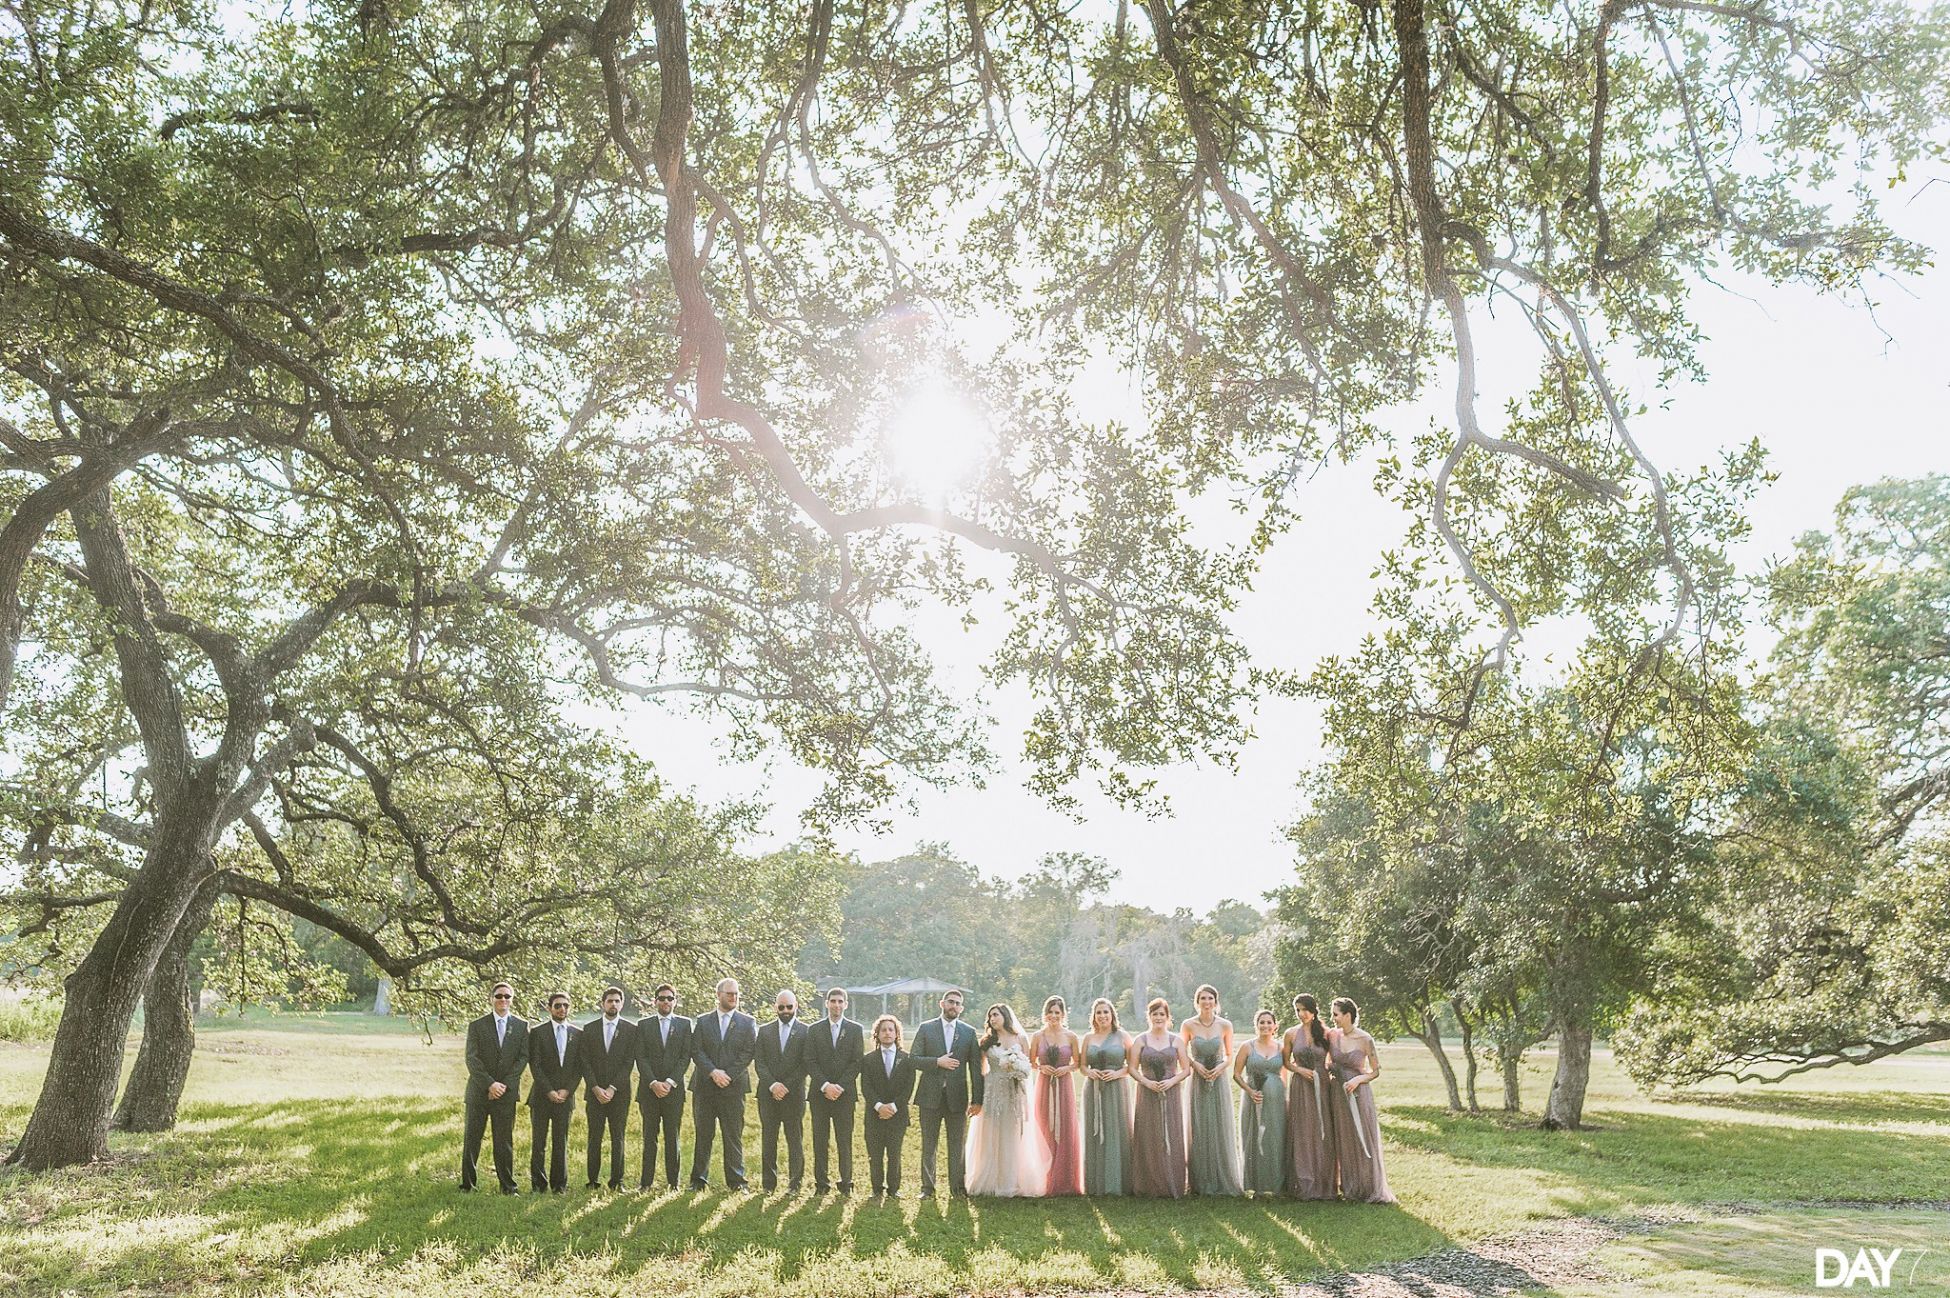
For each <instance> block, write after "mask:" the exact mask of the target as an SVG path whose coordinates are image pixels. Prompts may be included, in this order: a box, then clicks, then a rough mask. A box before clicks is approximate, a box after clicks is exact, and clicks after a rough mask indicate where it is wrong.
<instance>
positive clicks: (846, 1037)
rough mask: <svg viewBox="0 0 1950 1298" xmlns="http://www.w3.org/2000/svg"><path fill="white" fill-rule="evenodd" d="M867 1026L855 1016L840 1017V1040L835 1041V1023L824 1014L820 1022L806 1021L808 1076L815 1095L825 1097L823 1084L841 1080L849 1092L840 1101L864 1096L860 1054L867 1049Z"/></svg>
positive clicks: (843, 1087) (842, 1085) (842, 1087)
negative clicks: (856, 1019)
mask: <svg viewBox="0 0 1950 1298" xmlns="http://www.w3.org/2000/svg"><path fill="white" fill-rule="evenodd" d="M866 1041H867V1030H866V1029H865V1028H863V1027H861V1026H860V1025H859V1024H858V1023H855V1022H854V1021H853V1020H852V1019H841V1020H840V1043H839V1045H838V1046H835V1045H834V1044H833V1027H832V1024H831V1023H830V1022H829V1021H828V1020H827V1018H826V1016H825V1015H824V1014H822V1015H820V1016H819V1021H818V1022H817V1023H808V1024H807V1025H806V1080H807V1082H808V1083H810V1089H811V1094H812V1095H813V1097H814V1098H816V1099H818V1098H824V1097H823V1096H821V1095H820V1093H819V1088H820V1087H822V1086H824V1085H826V1083H828V1082H837V1083H839V1085H840V1087H841V1089H842V1090H844V1091H845V1092H846V1093H845V1094H844V1095H842V1096H840V1098H839V1100H838V1103H841V1104H852V1103H853V1102H854V1101H856V1100H858V1099H859V1098H860V1085H859V1081H860V1057H861V1054H862V1053H863V1052H864V1051H865V1050H866V1048H867V1046H866Z"/></svg>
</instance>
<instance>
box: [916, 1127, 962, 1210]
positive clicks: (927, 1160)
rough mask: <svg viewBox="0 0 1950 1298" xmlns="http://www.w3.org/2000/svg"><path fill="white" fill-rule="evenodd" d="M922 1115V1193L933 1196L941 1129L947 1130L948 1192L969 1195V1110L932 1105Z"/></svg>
mask: <svg viewBox="0 0 1950 1298" xmlns="http://www.w3.org/2000/svg"><path fill="white" fill-rule="evenodd" d="M920 1114H921V1193H922V1194H933V1193H934V1158H935V1151H936V1150H937V1149H938V1148H939V1147H940V1145H941V1128H942V1125H943V1124H944V1123H945V1124H946V1125H947V1128H948V1192H949V1193H950V1194H967V1193H968V1110H967V1109H966V1108H942V1107H941V1106H940V1105H929V1106H928V1107H926V1108H924V1109H921V1110H920Z"/></svg>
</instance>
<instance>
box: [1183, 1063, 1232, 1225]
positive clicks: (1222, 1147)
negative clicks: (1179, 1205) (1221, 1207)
mask: <svg viewBox="0 0 1950 1298" xmlns="http://www.w3.org/2000/svg"><path fill="white" fill-rule="evenodd" d="M1225 1048H1226V1047H1225V1042H1224V1041H1223V1040H1222V1039H1220V1038H1219V1037H1218V1036H1217V1035H1213V1036H1209V1037H1201V1036H1194V1037H1193V1038H1192V1039H1191V1043H1190V1049H1191V1053H1192V1060H1193V1062H1194V1063H1196V1064H1198V1065H1199V1066H1200V1067H1201V1068H1217V1067H1219V1065H1220V1064H1222V1063H1225V1062H1226V1059H1225ZM1186 1085H1187V1086H1188V1087H1190V1088H1191V1092H1192V1098H1191V1102H1190V1104H1189V1105H1188V1107H1189V1108H1190V1109H1191V1124H1192V1134H1191V1139H1190V1140H1188V1141H1187V1142H1186V1145H1187V1147H1188V1148H1189V1150H1190V1151H1191V1169H1192V1193H1193V1194H1208V1195H1238V1194H1244V1193H1245V1187H1244V1186H1243V1185H1241V1184H1240V1180H1239V1129H1238V1126H1237V1125H1236V1124H1237V1119H1236V1118H1235V1117H1234V1116H1233V1112H1232V1078H1231V1077H1230V1076H1228V1075H1227V1074H1226V1073H1224V1072H1221V1073H1220V1074H1219V1075H1218V1076H1217V1077H1214V1078H1212V1079H1211V1080H1209V1081H1208V1080H1207V1079H1205V1078H1203V1077H1200V1076H1199V1075H1198V1074H1197V1073H1194V1074H1192V1080H1191V1081H1189V1082H1187V1083H1186Z"/></svg>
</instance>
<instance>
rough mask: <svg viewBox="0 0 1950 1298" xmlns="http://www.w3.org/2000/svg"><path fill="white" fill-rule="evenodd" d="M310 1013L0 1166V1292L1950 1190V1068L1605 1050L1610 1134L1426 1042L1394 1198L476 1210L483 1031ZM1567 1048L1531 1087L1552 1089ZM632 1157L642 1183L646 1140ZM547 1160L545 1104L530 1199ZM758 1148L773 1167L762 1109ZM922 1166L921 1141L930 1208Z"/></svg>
mask: <svg viewBox="0 0 1950 1298" xmlns="http://www.w3.org/2000/svg"><path fill="white" fill-rule="evenodd" d="M307 1018H308V1016H306V1017H301V1016H289V1017H286V1018H282V1019H278V1020H276V1021H272V1022H265V1021H261V1020H246V1021H244V1022H243V1023H236V1022H234V1021H233V1022H228V1023H223V1022H219V1023H215V1024H211V1025H208V1026H206V1027H205V1029H204V1031H203V1033H202V1035H201V1045H200V1048H199V1050H198V1053H197V1062H196V1066H195V1068H194V1070H193V1072H192V1074H191V1079H190V1090H189V1095H188V1099H187V1102H186V1106H185V1110H184V1120H183V1122H182V1124H181V1125H180V1127H179V1128H178V1130H177V1131H175V1132H173V1133H170V1134H168V1135H165V1136H160V1137H127V1138H124V1137H117V1138H116V1139H115V1140H114V1142H113V1146H112V1148H113V1154H114V1156H113V1158H112V1160H111V1162H110V1163H109V1164H108V1165H106V1166H102V1167H94V1168H87V1169H77V1170H72V1171H69V1172H64V1173H59V1174H55V1175H51V1176H44V1177H29V1176H24V1175H19V1174H13V1175H7V1176H4V1177H0V1293H7V1292H20V1293H35V1294H41V1293H62V1292H77V1293H108V1292H143V1293H151V1292H168V1291H179V1292H184V1291H188V1292H206V1291H207V1292H217V1293H236V1294H245V1293H249V1294H258V1293H283V1294H326V1293H329V1294H348V1295H349V1294H366V1293H371V1294H375V1295H378V1294H406V1295H414V1296H419V1298H431V1296H433V1295H447V1294H461V1293H472V1292H477V1291H482V1290H486V1289H489V1288H492V1289H493V1290H494V1291H495V1292H497V1294H501V1295H537V1296H539V1295H543V1294H546V1295H549V1296H550V1298H570V1296H572V1295H578V1294H595V1293H613V1292H616V1291H618V1290H619V1289H621V1288H624V1287H627V1288H628V1289H629V1290H630V1291H631V1292H643V1293H657V1294H726V1295H732V1294H744V1293H753V1292H760V1293H773V1292H776V1293H797V1294H807V1295H819V1296H820V1298H831V1296H833V1295H844V1296H845V1298H868V1296H869V1295H880V1294H887V1295H892V1294H907V1293H919V1294H947V1293H955V1292H963V1291H973V1292H978V1293H998V1292H1019V1291H1024V1290H1030V1291H1038V1290H1077V1289H1127V1290H1144V1291H1170V1290H1173V1289H1181V1288H1243V1289H1254V1290H1268V1289H1272V1288H1274V1287H1277V1286H1278V1285H1279V1284H1280V1283H1281V1282H1283V1281H1285V1280H1288V1279H1291V1278H1299V1277H1304V1276H1306V1275H1309V1274H1313V1273H1316V1272H1319V1271H1322V1270H1331V1269H1354V1268H1362V1267H1367V1266H1370V1265H1373V1264H1376V1263H1379V1262H1385V1261H1389V1260H1394V1259H1400V1258H1406V1257H1412V1256H1416V1255H1419V1254H1422V1253H1426V1252H1430V1251H1432V1250H1435V1249H1439V1248H1443V1247H1445V1246H1447V1245H1449V1244H1452V1243H1467V1242H1468V1241H1470V1240H1473V1239H1476V1238H1480V1237H1482V1236H1484V1235H1489V1234H1500V1233H1504V1232H1509V1231H1513V1230H1520V1229H1522V1228H1523V1227H1524V1225H1525V1224H1526V1223H1527V1222H1531V1221H1535V1220H1538V1219H1544V1218H1551V1217H1560V1216H1566V1215H1573V1214H1586V1213H1599V1214H1609V1215H1629V1214H1631V1213H1632V1212H1634V1211H1637V1210H1640V1209H1644V1208H1652V1207H1658V1206H1663V1205H1695V1204H1725V1203H1735V1202H1738V1203H1743V1204H1751V1205H1768V1204H1779V1205H1789V1204H1802V1203H1807V1202H1818V1201H1850V1200H1860V1201H1868V1202H1892V1201H1902V1200H1945V1199H1950V1102H1946V1099H1945V1096H1946V1094H1947V1093H1950V1056H1946V1055H1943V1054H1934V1055H1927V1056H1925V1055H1918V1056H1913V1057H1910V1058H1907V1059H1900V1060H1892V1061H1887V1062H1885V1063H1883V1064H1878V1065H1876V1066H1874V1067H1872V1068H1868V1069H1854V1070H1849V1071H1848V1072H1847V1073H1846V1074H1835V1073H1829V1074H1821V1075H1816V1076H1813V1077H1808V1078H1802V1079H1797V1080H1796V1081H1795V1082H1794V1083H1793V1084H1792V1086H1791V1087H1790V1088H1787V1089H1766V1090H1763V1089H1760V1088H1746V1089H1738V1090H1736V1089H1734V1088H1729V1087H1720V1088H1716V1089H1714V1090H1712V1091H1710V1092H1700V1093H1692V1094H1688V1095H1687V1096H1685V1097H1683V1098H1682V1099H1680V1100H1677V1101H1666V1102H1655V1101H1650V1100H1647V1099H1644V1098H1641V1097H1638V1096H1636V1095H1635V1094H1634V1093H1633V1092H1632V1091H1631V1089H1630V1087H1629V1085H1628V1084H1626V1083H1625V1081H1624V1079H1623V1078H1622V1077H1621V1076H1620V1075H1619V1074H1618V1073H1617V1072H1616V1071H1615V1070H1614V1069H1613V1068H1612V1067H1611V1065H1610V1062H1609V1060H1608V1059H1604V1058H1601V1059H1600V1061H1599V1064H1598V1066H1597V1067H1596V1069H1595V1077H1594V1084H1593V1092H1592V1095H1591V1099H1590V1102H1589V1105H1588V1107H1587V1115H1588V1117H1589V1119H1590V1121H1591V1122H1592V1123H1593V1124H1594V1129H1593V1130H1590V1131H1587V1132H1583V1133H1579V1134H1576V1135H1547V1134H1545V1133H1543V1132H1539V1131H1536V1130H1534V1129H1532V1128H1531V1127H1529V1126H1527V1125H1524V1124H1521V1123H1511V1122H1507V1121H1505V1120H1504V1119H1502V1117H1501V1116H1500V1115H1499V1116H1494V1117H1491V1116H1484V1117H1475V1118H1471V1117H1459V1116H1455V1115H1451V1114H1449V1113H1447V1112H1445V1111H1444V1109H1443V1108H1442V1106H1441V1102H1440V1100H1441V1092H1440V1090H1439V1083H1438V1082H1437V1080H1436V1076H1435V1072H1434V1069H1433V1067H1432V1066H1431V1065H1430V1063H1429V1061H1428V1056H1427V1053H1426V1051H1424V1050H1423V1049H1422V1047H1420V1046H1419V1045H1407V1046H1390V1047H1386V1048H1384V1050H1383V1061H1384V1070H1385V1071H1384V1075H1383V1077H1382V1079H1381V1081H1380V1083H1379V1085H1378V1095H1379V1097H1380V1098H1381V1100H1382V1102H1383V1118H1382V1125H1383V1131H1384V1133H1385V1136H1386V1139H1387V1150H1388V1167H1389V1177H1390V1180H1391V1182H1392V1183H1393V1185H1394V1187H1395V1190H1396V1193H1397V1194H1398V1195H1399V1196H1400V1198H1401V1204H1400V1206H1399V1207H1377V1206H1368V1205H1341V1204H1327V1205H1301V1204H1285V1203H1280V1204H1259V1203H1249V1202H1244V1201H1226V1202H1214V1201H1198V1200H1195V1201H1191V1202H1187V1203H1178V1204H1157V1203H1146V1202H1137V1201H1127V1200H1109V1201H1105V1200H1095V1201H1074V1200H1073V1201H1063V1202H1023V1203H994V1202H976V1203H973V1204H969V1203H966V1202H959V1201H957V1202H953V1203H942V1202H931V1203H925V1204H923V1203H918V1202H916V1201H914V1200H913V1199H912V1198H911V1197H910V1198H909V1199H908V1200H906V1201H904V1202H902V1203H900V1204H898V1205H894V1206H877V1205H874V1204H871V1203H868V1202H865V1201H862V1200H861V1199H859V1198H855V1199H853V1200H851V1201H848V1202H841V1201H838V1200H835V1199H830V1198H829V1199H824V1200H822V1199H817V1198H814V1197H812V1196H800V1197H794V1196H789V1195H785V1194H779V1195H773V1196H764V1195H756V1194H754V1195H744V1196H737V1195H732V1196H727V1195H722V1194H719V1193H716V1192H710V1193H706V1194H701V1195H692V1194H689V1193H678V1194H666V1193H655V1194H644V1195H639V1194H636V1193H624V1194H620V1195H611V1194H608V1193H606V1192H603V1193H596V1194H587V1193H585V1192H584V1191H582V1190H581V1189H580V1188H579V1182H580V1179H581V1178H580V1175H579V1166H578V1164H579V1158H580V1152H581V1146H582V1127H581V1124H580V1121H578V1123H577V1125H576V1127H575V1129H574V1130H573V1131H572V1133H571V1137H570V1168H571V1178H572V1181H573V1182H576V1183H578V1188H576V1189H573V1190H571V1192H570V1193H569V1194H567V1195H565V1196H561V1197H550V1196H545V1195H544V1196H534V1195H529V1194H523V1195H522V1196H520V1197H518V1198H503V1197H502V1196H500V1195H496V1194H492V1193H489V1194H481V1195H474V1196H463V1195H460V1194H458V1193H456V1192H455V1190H454V1182H455V1176H456V1167H457V1163H458V1153H459V1147H460V1105H459V1095H460V1089H461V1086H460V1083H461V1076H462V1068H461V1061H460V1042H459V1039H458V1038H457V1037H453V1036H447V1035H440V1036H437V1037H436V1039H435V1040H434V1041H433V1043H432V1044H431V1045H428V1044H425V1043H424V1042H423V1041H422V1039H421V1038H420V1037H419V1036H418V1035H417V1034H415V1033H413V1032H410V1031H401V1030H399V1029H398V1028H397V1027H393V1026H387V1025H375V1024H373V1022H372V1021H371V1020H369V1019H366V1020H362V1019H360V1018H358V1017H357V1016H327V1017H326V1018H324V1019H314V1020H312V1021H309V1022H308V1021H307ZM1549 1062H1550V1061H1549V1059H1548V1057H1540V1058H1539V1059H1538V1060H1536V1061H1535V1063H1534V1065H1533V1067H1532V1068H1531V1069H1530V1070H1529V1073H1528V1075H1527V1077H1526V1079H1525V1080H1526V1085H1527V1087H1528V1091H1527V1094H1529V1095H1530V1096H1532V1097H1541V1095H1542V1094H1543V1090H1544V1086H1545V1084H1546V1080H1547V1069H1548V1067H1549ZM45 1064H46V1052H45V1049H44V1048H43V1047H26V1046H17V1045H5V1044H0V1146H4V1145H7V1144H11V1143H12V1141H13V1139H14V1138H15V1136H17V1135H18V1133H19V1131H20V1128H21V1126H22V1124H23V1123H24V1122H25V1120H26V1116H27V1111H28V1106H29V1105H30V1104H31V1103H32V1100H33V1097H34V1093H35V1090H36V1088H37V1086H38V1084H39V1079H40V1075H41V1072H42V1070H43V1069H44V1067H45ZM687 1116H688V1115H687ZM910 1139H911V1140H912V1137H910ZM630 1142H631V1146H632V1149H631V1157H630V1163H629V1180H630V1181H631V1182H632V1183H634V1180H635V1176H636V1171H637V1169H636V1166H635V1148H634V1146H635V1142H636V1131H635V1129H634V1126H633V1127H632V1130H631V1133H630ZM527 1143H528V1141H527V1123H526V1117H525V1115H523V1117H522V1118H521V1119H520V1121H519V1123H518V1126H517V1137H516V1153H517V1161H518V1163H520V1165H521V1179H522V1181H523V1183H524V1185H525V1183H526V1158H527ZM746 1149H747V1153H748V1161H747V1165H748V1168H749V1169H750V1170H751V1172H752V1174H753V1178H754V1180H756V1174H757V1169H756V1155H757V1150H758V1138H757V1132H756V1115H755V1113H754V1115H753V1118H752V1131H751V1134H750V1135H748V1137H747V1140H746ZM858 1158H859V1162H860V1166H859V1168H858V1175H857V1177H856V1179H858V1180H859V1181H861V1182H862V1183H864V1181H865V1175H864V1171H865V1155H864V1153H861V1154H860V1155H858ZM917 1161H918V1155H917V1154H916V1153H914V1152H913V1151H912V1150H910V1153H909V1161H908V1181H909V1184H908V1187H907V1188H908V1192H909V1194H910V1195H912V1193H913V1192H914V1188H915V1187H914V1179H915V1170H914V1169H915V1166H916V1163H917ZM713 1176H714V1179H715V1176H716V1172H715V1170H714V1172H713ZM1749 1211H1750V1213H1751V1212H1752V1211H1753V1210H1751V1209H1750V1210H1749ZM1858 1215H1859V1214H1858ZM1884 1215H1886V1216H1888V1217H1889V1222H1890V1227H1891V1230H1892V1231H1895V1232H1896V1233H1900V1234H1903V1235H1904V1238H1908V1237H1909V1235H1910V1234H1915V1235H1917V1236H1918V1237H1921V1236H1923V1235H1929V1234H1932V1233H1934V1235H1935V1236H1937V1237H1939V1239H1940V1238H1941V1237H1942V1236H1943V1234H1944V1231H1943V1229H1942V1227H1943V1221H1944V1219H1943V1217H1942V1215H1941V1214H1931V1213H1920V1214H1919V1213H1913V1212H1912V1213H1910V1214H1908V1215H1907V1216H1904V1215H1902V1214H1884ZM1837 1220H1839V1219H1837ZM1741 1221H1749V1222H1750V1224H1749V1225H1747V1226H1741V1225H1739V1224H1738V1223H1739V1222H1741ZM1754 1222H1757V1223H1759V1224H1757V1225H1756V1224H1751V1223H1754ZM1783 1223H1786V1224H1783ZM1795 1223H1800V1224H1799V1225H1796V1224H1795ZM1803 1227H1806V1229H1805V1230H1804V1229H1803ZM1825 1228H1832V1229H1835V1230H1837V1231H1840V1230H1841V1229H1842V1228H1841V1227H1840V1226H1837V1225H1835V1223H1834V1222H1833V1221H1831V1222H1830V1223H1829V1224H1828V1227H1825ZM1813 1229H1815V1227H1814V1226H1812V1225H1809V1223H1808V1222H1806V1221H1803V1220H1802V1218H1801V1217H1799V1216H1796V1215H1794V1214H1792V1213H1783V1212H1777V1213H1775V1214H1774V1215H1772V1216H1766V1215H1763V1216H1760V1217H1751V1218H1725V1219H1718V1220H1714V1221H1709V1222H1701V1223H1691V1224H1688V1225H1686V1226H1676V1227H1672V1228H1669V1229H1667V1230H1665V1231H1662V1232H1659V1233H1656V1234H1654V1235H1651V1236H1645V1237H1641V1238H1638V1239H1636V1240H1634V1241H1624V1242H1621V1243H1619V1244H1616V1245H1613V1246H1611V1248H1610V1249H1609V1250H1608V1251H1607V1253H1606V1256H1607V1257H1608V1258H1609V1259H1611V1263H1612V1264H1613V1269H1615V1270H1616V1271H1617V1273H1618V1274H1619V1275H1620V1276H1621V1277H1625V1279H1621V1281H1620V1284H1621V1286H1623V1287H1620V1288H1618V1289H1616V1290H1615V1291H1614V1290H1604V1289H1594V1290H1592V1291H1591V1292H1592V1294H1593V1295H1594V1296H1602V1295H1605V1294H1609V1293H1612V1292H1616V1293H1617V1294H1621V1295H1622V1294H1624V1293H1627V1292H1635V1291H1637V1290H1640V1289H1650V1290H1652V1291H1655V1292H1667V1293H1691V1292H1704V1293H1727V1294H1733V1293H1741V1292H1746V1291H1747V1290H1746V1289H1743V1288H1742V1286H1743V1285H1746V1286H1748V1288H1752V1287H1753V1286H1754V1285H1755V1284H1757V1283H1762V1282H1771V1281H1770V1279H1769V1278H1770V1277H1771V1278H1772V1279H1773V1280H1778V1281H1779V1283H1780V1284H1781V1286H1782V1287H1781V1291H1782V1292H1807V1291H1809V1290H1810V1289H1811V1283H1810V1274H1811V1270H1810V1269H1811V1262H1810V1258H1811V1256H1812V1253H1811V1250H1812V1247H1813V1243H1814V1242H1820V1241H1815V1240H1813V1237H1812V1235H1810V1234H1809V1233H1807V1231H1808V1230H1813ZM1850 1229H1857V1230H1858V1233H1859V1229H1858V1228H1854V1227H1851V1228H1850ZM1770 1232H1772V1233H1771V1234H1770ZM1843 1233H1846V1232H1843ZM1893 1237H1894V1236H1893V1235H1892V1236H1891V1238H1893ZM1851 1238H1853V1237H1852V1236H1851ZM1877 1238H1880V1237H1877ZM1865 1242H1873V1241H1871V1240H1865ZM1897 1242H1899V1243H1900V1242H1901V1241H1900V1240H1897ZM1763 1243H1765V1245H1766V1246H1765V1247H1763V1246H1762V1244H1763ZM1851 1247H1852V1245H1851ZM1720 1254H1727V1255H1728V1257H1730V1258H1736V1259H1738V1260H1737V1261H1727V1260H1724V1259H1723V1260H1719V1261H1716V1260H1715V1259H1716V1258H1717V1257H1719V1255H1720ZM1716 1268H1717V1269H1716ZM1743 1268H1744V1269H1743ZM1756 1268H1758V1270H1757V1269H1756ZM1675 1285H1676V1286H1678V1287H1676V1288H1675V1287H1673V1286H1675ZM1716 1286H1717V1287H1716Z"/></svg>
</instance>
